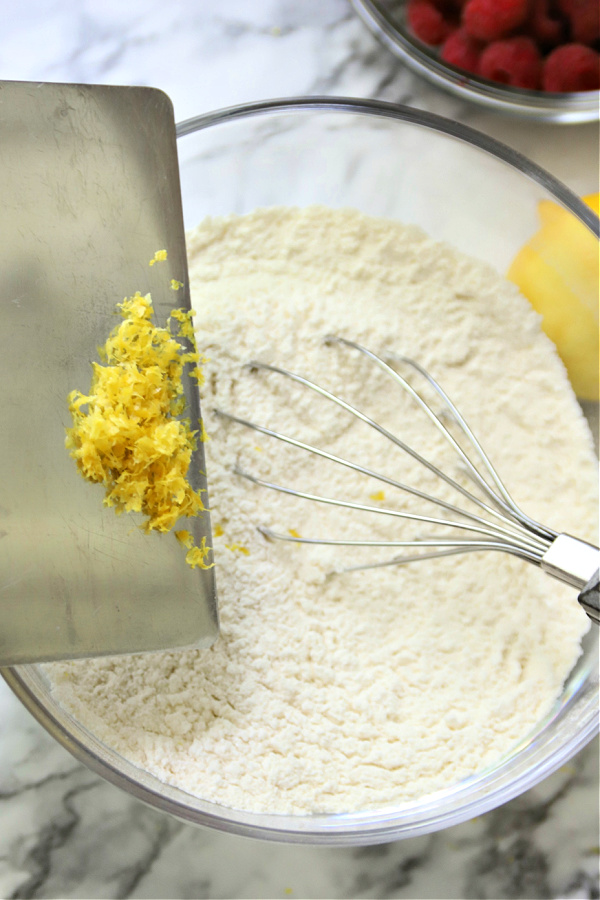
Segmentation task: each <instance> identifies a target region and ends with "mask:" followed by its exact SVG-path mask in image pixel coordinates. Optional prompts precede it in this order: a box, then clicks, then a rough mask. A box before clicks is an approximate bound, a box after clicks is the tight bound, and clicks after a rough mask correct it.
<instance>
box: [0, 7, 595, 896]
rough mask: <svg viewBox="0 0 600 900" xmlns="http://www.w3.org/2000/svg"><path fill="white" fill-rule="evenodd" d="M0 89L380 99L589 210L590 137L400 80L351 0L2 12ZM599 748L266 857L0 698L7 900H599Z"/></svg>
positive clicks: (1, 855)
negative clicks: (82, 758) (516, 793)
mask: <svg viewBox="0 0 600 900" xmlns="http://www.w3.org/2000/svg"><path fill="white" fill-rule="evenodd" d="M3 13H4V15H3V23H2V29H1V30H0V79H10V80H20V79H22V80H32V81H69V82H84V83H103V84H139V85H152V86H155V87H160V88H162V89H163V90H165V91H166V92H167V93H168V94H169V96H170V97H171V99H172V100H173V103H174V107H175V114H176V118H177V120H182V119H185V118H188V117H190V116H192V115H195V114H198V113H201V112H206V111H208V110H211V109H215V108H219V107H223V106H228V105H232V104H237V103H242V102H247V101H252V100H258V99H264V98H270V97H283V96H292V95H301V94H312V95H315V94H328V95H346V96H355V97H375V98H379V99H384V100H390V101H396V102H401V103H405V104H409V105H412V106H416V107H419V108H421V109H426V110H430V111H433V112H437V113H439V114H441V115H445V116H448V117H451V118H455V119H457V120H459V121H461V122H465V123H468V124H469V125H471V126H473V127H475V128H478V129H480V130H481V131H484V132H486V133H488V134H491V135H493V136H494V137H498V138H499V139H501V140H503V141H504V142H505V143H507V144H509V145H511V146H513V147H514V148H516V149H517V150H520V151H521V152H523V153H524V154H526V155H527V156H529V157H530V158H532V159H533V160H535V161H536V162H538V163H540V164H541V165H543V166H544V167H546V168H547V169H548V170H549V171H551V172H552V173H553V174H554V175H556V176H558V177H559V178H560V179H562V180H563V181H564V182H565V183H566V184H568V185H569V186H570V187H571V188H573V189H574V190H575V191H577V192H578V193H582V194H583V193H589V192H592V191H597V190H598V184H597V182H598V128H597V126H596V125H594V124H589V125H578V126H569V127H565V126H554V125H549V124H541V123H537V124H531V123H527V122H525V121H522V120H518V119H512V118H507V117H502V116H497V115H494V114H491V113H489V112H487V111H484V110H482V109H479V108H477V107H473V106H468V105H466V104H464V103H463V102H461V101H459V100H457V99H455V98H452V97H450V96H447V95H445V94H444V93H442V92H440V91H439V90H437V89H436V88H433V87H431V86H429V85H428V84H427V83H426V82H425V81H423V80H421V79H420V78H418V77H417V76H416V75H414V74H412V73H411V72H409V71H408V70H407V69H406V68H404V67H403V66H402V65H401V64H400V63H399V62H398V61H397V60H396V59H395V58H394V57H393V56H392V55H391V54H390V53H389V51H387V50H385V49H383V48H382V47H381V46H380V45H379V44H378V43H377V41H376V40H375V39H374V38H373V37H372V36H371V34H370V33H369V32H368V31H367V29H366V28H365V26H364V24H363V23H362V22H361V21H359V20H358V18H357V17H356V15H355V13H354V12H353V10H352V8H351V7H350V6H349V4H348V3H347V2H346V0H225V2H223V3H214V2H209V0H171V2H170V3H168V4H165V3H159V2H153V0H128V2H127V3H122V2H118V0H102V2H101V0H71V2H67V0H53V2H47V0H21V2H17V0H5V2H4V4H3ZM599 843H600V838H599V832H598V746H597V742H596V743H595V744H593V745H591V746H590V747H588V748H587V749H586V750H585V751H583V752H582V753H581V754H580V755H579V756H578V757H577V758H576V759H574V760H573V761H572V762H571V763H569V765H567V766H565V767H563V769H561V770H560V771H559V772H557V773H555V774H554V775H553V776H551V777H550V778H548V779H547V780H546V781H544V782H543V783H542V784H540V785H539V786H538V787H537V788H535V789H533V790H531V791H529V792H528V793H526V794H524V795H522V796H521V797H519V798H517V799H516V800H513V801H512V802H510V803H508V804H507V805H506V806H504V807H502V808H500V809H497V810H495V811H493V812H490V813H488V814H487V815H484V816H481V817H479V818H478V819H475V820H473V821H471V822H467V823H465V824H463V825H458V826H455V827H453V828H450V829H448V830H446V831H444V832H439V833H437V834H435V835H431V836H425V837H420V838H415V839H411V840H406V841H401V842H396V843H391V844H386V845H382V846H374V847H366V848H348V849H338V848H327V849H325V848H323V849H317V848H310V847H303V846H291V845H278V844H269V843H262V842H258V841H253V840H249V839H246V838H239V837H232V836H229V835H226V834H221V833H218V832H212V831H207V830H202V829H199V828H198V829H197V828H194V827H192V826H189V825H185V824H182V823H180V822H177V821H175V820H172V819H170V818H168V817H167V816H165V815H163V814H161V813H159V812H156V811H155V810H153V809H149V808H146V807H145V806H142V805H141V804H140V803H139V802H137V801H136V800H134V799H132V798H131V797H130V796H129V795H127V794H125V793H123V792H121V791H120V790H118V789H117V788H115V787H113V786H112V785H110V784H108V783H106V782H104V781H103V780H101V779H100V778H99V777H97V776H96V775H94V774H93V773H91V772H90V771H89V770H87V769H86V768H84V767H83V766H82V765H80V764H79V763H77V762H76V761H75V760H74V759H73V758H72V757H71V756H70V755H69V754H68V753H67V752H66V751H65V750H64V749H62V747H60V746H59V745H58V744H57V743H55V742H54V741H53V739H52V738H50V737H49V735H48V734H46V732H45V731H43V729H42V728H41V727H40V726H39V725H38V724H37V723H36V722H35V721H34V720H33V719H32V718H31V717H30V715H29V714H28V713H27V712H26V711H25V709H24V708H23V707H22V706H21V705H20V703H19V702H18V701H17V699H16V698H15V697H14V696H13V695H12V693H11V692H10V691H9V689H8V688H7V687H6V685H5V684H4V682H1V683H0V897H2V898H27V897H43V898H91V897H98V898H121V897H123V898H125V897H132V898H134V897H138V898H186V897H196V898H200V897H207V898H258V897H261V898H284V897H285V898H338V897H339V898H351V897H361V898H362V897H364V898H392V897H395V898H438V900H442V898H455V897H456V898H490V900H500V898H548V900H549V898H565V900H566V898H597V897H598V896H600V888H599V883H598V857H599V847H598V845H599Z"/></svg>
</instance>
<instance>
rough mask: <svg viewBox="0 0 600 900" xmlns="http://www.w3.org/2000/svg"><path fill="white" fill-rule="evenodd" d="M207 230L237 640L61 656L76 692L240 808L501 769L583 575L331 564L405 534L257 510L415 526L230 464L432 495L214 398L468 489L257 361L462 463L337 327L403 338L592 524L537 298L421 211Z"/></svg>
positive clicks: (504, 453)
mask: <svg viewBox="0 0 600 900" xmlns="http://www.w3.org/2000/svg"><path fill="white" fill-rule="evenodd" d="M188 250H189V256H190V277H191V288H192V296H193V300H194V307H195V308H196V310H197V311H198V316H197V323H196V324H197V332H196V334H197V341H198V346H199V348H200V349H201V351H202V353H203V354H205V355H206V356H207V357H208V358H209V360H208V362H207V363H206V366H205V374H206V381H205V385H204V388H203V392H204V398H203V410H204V415H205V418H206V420H207V430H208V431H209V434H210V439H209V440H208V441H207V442H206V454H207V471H208V479H209V495H210V507H211V510H212V513H211V515H212V523H213V529H214V550H215V557H216V565H217V581H218V587H219V594H220V611H221V637H220V638H219V640H218V642H217V643H216V644H215V646H213V647H212V648H211V649H209V650H202V651H195V650H189V651H184V652H163V653H156V654H144V655H138V656H130V657H120V658H109V659H99V660H95V661H85V662H69V663H62V664H52V665H49V666H47V671H48V672H49V674H50V677H51V679H52V680H53V682H54V691H55V694H56V696H57V697H58V698H59V700H60V701H61V702H62V703H63V704H64V706H65V707H67V708H68V709H69V710H70V711H71V712H72V713H73V714H74V715H75V716H77V717H78V718H79V719H80V720H81V721H82V722H83V723H84V724H85V725H87V726H88V727H89V728H90V729H91V730H92V731H93V732H94V733H95V734H96V735H97V736H98V737H100V738H101V739H102V740H103V741H105V742H106V743H107V744H109V745H110V746H112V747H114V748H115V749H116V750H117V751H118V752H119V753H121V754H122V755H123V756H125V757H127V758H128V759H130V760H131V761H133V762H134V763H135V764H137V765H139V766H140V767H142V768H144V769H147V770H149V771H150V772H152V773H153V774H155V775H156V776H157V777H158V778H160V779H162V780H163V781H166V782H168V783H170V784H173V785H176V786H178V787H180V788H183V789H184V790H186V791H188V792H190V793H192V794H196V795H198V796H200V797H203V798H205V799H207V800H212V801H216V802H218V803H222V804H225V805H227V806H231V807H236V808H240V809H245V810H253V811H259V812H261V811H263V812H266V811H268V812H278V813H299V814H301V813H315V812H340V811H353V810H360V809H368V808H374V807H378V806H381V805H387V804H395V803H398V802H402V801H406V800H410V799H414V798H418V797H421V796H422V795H424V794H426V793H428V792H431V791H434V790H438V789H440V788H444V787H448V786H450V785H452V784H454V783H456V782H457V781H459V780H460V779H463V778H465V777H467V776H469V775H472V774H473V773H475V772H477V771H479V770H481V769H483V768H484V767H486V766H489V765H490V764H493V763H494V762H496V761H497V760H498V758H499V757H501V756H502V755H503V754H504V753H506V752H507V751H510V750H511V748H512V747H513V746H514V745H515V743H516V742H518V741H520V740H521V739H522V738H523V737H524V736H525V735H527V733H528V732H529V731H530V729H532V728H533V727H534V726H535V725H536V723H538V722H539V720H540V719H541V718H542V717H543V716H544V715H546V714H547V713H548V712H549V710H550V709H551V707H552V704H553V703H554V701H555V699H556V697H557V696H558V694H559V693H560V690H561V686H562V684H563V682H564V680H565V678H566V676H567V675H568V673H569V671H570V669H571V668H572V666H573V664H574V663H575V661H576V660H577V658H578V656H579V654H580V640H581V637H582V635H583V633H584V632H585V631H586V630H587V629H588V627H589V623H588V620H587V618H586V616H585V614H584V613H583V611H582V610H581V609H580V607H579V605H578V603H577V600H576V592H575V591H573V590H572V589H569V588H567V587H565V586H563V585H561V584H559V583H558V582H555V581H553V580H551V579H549V578H548V576H546V575H544V574H543V573H542V572H540V571H539V570H537V569H536V568H535V567H533V566H531V565H529V564H527V563H525V562H521V561H519V560H516V559H514V558H512V557H509V556H507V555H505V554H501V553H496V554H493V553H488V554H474V555H469V556H463V557H451V558H446V559H441V560H435V561H428V562H424V563H420V564H418V565H414V566H408V567H404V568H394V567H388V568H380V569H374V570H371V571H367V572H357V573H348V574H342V575H340V574H333V575H332V574H331V573H332V570H333V569H335V568H336V567H338V566H339V565H340V564H346V565H348V564H352V563H354V562H357V561H358V562H360V561H375V560H376V559H385V558H389V556H390V551H389V550H365V549H362V550H354V549H345V548H332V547H325V548H323V547H315V546H306V545H299V544H291V543H284V542H269V541H267V540H266V539H265V538H264V537H263V536H262V535H261V534H260V533H259V532H258V531H257V528H256V526H257V525H260V524H264V525H268V526H270V527H272V528H273V529H274V530H277V531H284V532H285V531H286V530H290V531H291V533H292V534H299V535H303V536H311V537H318V536H321V537H336V536H337V537H344V538H379V537H382V538H385V537H388V538H390V537H392V538H393V537H396V538H399V537H401V536H407V537H408V536H409V533H408V531H409V530H407V527H406V526H405V525H403V524H399V520H391V519H390V518H389V517H386V516H380V515H375V514H369V513H362V514H359V513H356V512H352V511H346V510H340V509H339V508H337V509H334V508H329V507H324V506H323V505H321V504H316V503H309V502H308V501H303V500H299V499H294V498H291V497H288V496H285V495H282V494H279V493H276V492H273V491H268V490H266V489H265V488H261V487H258V486H256V485H253V484H251V483H249V482H247V481H246V480H244V479H241V478H240V477H238V476H235V475H234V474H233V473H232V469H233V467H234V466H235V465H236V464H237V465H239V466H240V467H241V468H243V469H245V470H248V471H249V472H252V473H253V474H255V475H258V476H260V477H267V478H268V479H269V480H272V481H275V482H278V483H282V484H287V485H292V486H294V487H297V488H300V489H302V490H306V491H311V492H314V493H320V494H326V495H327V496H331V497H334V496H335V497H341V498H343V499H348V498H349V499H353V500H358V501H359V502H363V503H366V504H370V505H377V504H381V505H387V506H396V507H397V508H399V509H400V508H401V509H406V510H409V511H420V512H423V511H424V510H423V503H422V502H417V500H416V499H415V498H412V497H410V496H406V495H402V494H400V492H398V491H394V490H393V489H392V488H388V487H387V486H384V489H383V490H382V484H381V483H380V482H376V481H374V480H373V479H370V478H368V477H366V476H362V475H359V474H357V473H354V472H352V471H350V470H347V469H345V468H341V467H339V466H335V465H334V464H332V463H327V462H326V461H324V460H322V459H318V458H315V457H314V456H311V455H309V454H306V453H302V452H301V451H299V450H297V449H294V448H291V447H288V446H283V445H281V444H280V443H278V442H275V441H273V439H270V438H268V437H265V436H263V435H260V434H257V433H255V432H252V431H249V430H247V429H245V428H243V427H241V426H239V425H235V424H232V423H230V422H226V421H224V420H223V419H220V418H217V417H214V416H212V415H211V412H210V411H211V410H212V409H213V407H220V408H222V409H224V410H228V411H231V412H234V413H236V414H237V415H240V416H245V417H247V418H251V419H253V420H254V421H256V422H259V423H261V424H265V425H270V426H272V427H274V428H276V429H277V430H279V431H282V432H284V433H286V434H291V435H293V436H295V437H298V438H300V439H302V440H305V441H307V442H309V443H313V444H316V445H317V446H320V447H324V448H326V449H329V450H330V451H331V452H333V453H336V454H338V455H340V456H346V457H348V458H350V459H352V460H355V461H357V462H359V463H362V464H364V465H368V466H370V467H371V468H374V469H376V470H378V471H382V472H384V473H387V474H389V475H391V476H392V477H395V478H396V479H398V480H402V481H405V482H407V483H409V484H416V485H417V486H418V487H420V488H422V489H424V490H428V491H431V490H435V491H436V492H437V493H438V495H441V496H445V497H449V496H450V495H449V494H447V493H445V490H442V489H441V488H439V485H438V484H437V481H436V480H435V479H434V478H433V476H432V475H431V474H430V473H428V472H427V471H426V470H424V469H423V468H422V467H419V466H418V465H417V464H416V463H415V462H414V461H413V460H412V459H411V458H410V457H408V456H406V455H405V454H403V453H402V452H401V451H399V450H398V448H396V447H394V446H393V445H392V444H391V443H389V442H388V441H386V440H385V439H384V438H382V437H381V436H380V435H378V434H377V433H375V432H374V431H373V430H372V429H369V428H367V426H365V425H364V424H363V423H361V422H358V421H357V420H356V419H354V418H351V417H350V416H348V415H347V414H345V413H344V412H343V411H342V410H340V409H338V408H337V407H336V406H334V405H333V404H330V403H327V402H326V401H325V400H323V399H320V398H318V397H316V396H315V395H314V394H313V393H312V392H309V391H307V390H305V389H302V388H301V387H300V386H298V385H294V384H293V383H291V382H290V381H289V380H287V379H283V378H281V377H280V376H276V375H273V374H266V373H264V372H253V371H251V370H250V369H248V368H243V364H244V363H247V362H248V361H249V360H251V359H259V360H261V361H264V362H267V363H274V364H278V365H282V366H284V367H286V368H290V369H292V370H293V371H296V372H299V373H300V374H304V375H306V376H308V377H310V378H312V379H314V380H315V381H317V382H319V383H321V384H323V385H324V386H326V387H327V388H328V389H330V390H332V391H333V392H334V393H338V394H341V395H342V396H343V397H344V398H345V399H346V400H348V401H349V402H351V403H354V404H355V405H356V406H358V407H359V408H361V409H363V410H364V411H365V412H367V413H368V414H369V415H370V416H372V417H373V418H375V419H376V420H378V421H380V422H381V423H382V424H384V425H385V426H386V427H387V428H388V429H389V430H390V431H392V432H394V433H396V434H398V435H399V436H400V437H402V439H403V440H404V441H406V442H407V443H408V444H411V445H412V446H414V447H415V448H416V449H418V450H420V451H421V452H422V453H423V454H424V455H426V456H427V457H428V458H431V459H432V460H433V461H434V462H436V464H438V465H439V466H440V467H442V468H447V469H448V470H449V472H450V473H451V474H453V475H455V476H456V477H458V478H463V476H462V475H461V473H460V471H459V469H458V467H457V464H456V462H455V461H454V458H453V457H447V456H446V450H445V449H444V448H445V446H446V445H445V444H444V442H443V440H442V439H441V437H439V436H438V434H437V433H436V432H434V431H433V430H432V429H431V427H430V425H429V424H428V422H427V420H426V419H425V417H424V416H422V415H420V414H419V412H418V410H416V409H415V407H414V406H413V405H411V402H410V399H409V398H407V397H406V396H405V395H404V394H403V393H402V392H401V391H400V390H397V389H396V388H394V386H393V384H391V383H390V382H389V381H388V380H386V376H385V375H384V373H382V372H381V371H380V370H379V369H377V368H376V367H374V366H373V365H372V363H371V364H370V363H369V361H368V360H366V359H364V358H363V357H361V356H359V355H358V354H356V353H355V352H352V351H351V350H349V349H348V348H343V347H341V346H339V345H337V346H332V347H328V346H325V345H324V343H323V340H322V338H323V336H325V335H326V334H328V333H335V334H339V335H342V336H345V337H348V338H351V339H353V340H356V341H358V342H360V343H362V344H364V345H366V346H368V347H370V348H372V349H373V350H375V351H376V352H379V351H387V350H392V349H395V350H397V351H400V352H406V353H408V354H409V355H410V356H412V357H413V358H415V359H417V360H419V361H420V362H421V364H422V365H424V366H425V367H426V368H428V369H429V370H430V371H431V372H432V374H433V375H434V376H435V377H436V378H437V379H438V381H440V383H441V384H442V386H443V387H444V388H445V389H446V390H447V392H448V393H449V394H450V396H451V397H452V398H453V399H454V400H455V402H456V403H457V405H458V406H459V408H460V409H461V412H462V413H463V414H464V416H465V418H466V420H467V421H468V422H469V424H470V425H471V427H472V428H473V430H474V431H475V433H476V434H478V435H479V437H480V438H481V440H482V442H483V444H484V446H485V448H486V449H487V450H488V453H489V455H490V456H491V458H492V461H493V462H494V463H495V464H496V465H497V467H498V468H499V470H500V473H501V475H502V477H503V479H504V481H505V483H506V485H507V486H508V488H509V490H510V491H511V492H512V494H513V496H514V497H515V499H516V500H517V502H519V503H520V504H521V505H522V506H523V508H524V509H525V510H526V511H527V512H528V513H529V514H530V515H532V516H533V517H536V518H538V519H539V520H540V521H542V522H544V523H545V524H547V525H550V526H552V527H555V528H557V529H558V530H565V531H569V532H571V533H572V534H575V535H578V536H581V537H584V538H587V539H588V540H594V539H595V534H594V531H595V519H596V501H595V497H596V496H597V495H596V481H595V478H596V466H595V462H594V456H593V451H592V444H591V437H590V434H589V430H588V429H587V425H586V423H585V421H584V420H583V417H582V415H581V413H580V411H579V407H578V406H577V404H576V401H575V399H574V396H573V394H572V392H571V390H570V387H569V385H568V383H567V380H566V376H565V372H564V369H563V366H562V364H561V363H560V361H559V359H558V357H557V354H556V352H555V350H554V348H553V346H552V345H551V344H550V342H549V340H548V339H547V338H546V337H545V336H544V335H543V334H542V333H541V330H540V326H539V319H538V317H537V315H536V314H535V313H533V312H532V311H531V310H530V308H529V307H528V305H527V303H526V302H525V301H524V300H523V298H522V297H521V296H520V295H519V293H518V291H517V290H516V288H515V287H514V286H513V285H511V284H509V283H508V282H506V281H504V280H503V279H502V278H500V276H499V275H498V274H497V273H495V272H494V271H493V270H492V269H491V268H489V267H487V266H485V265H483V264H481V263H480V262H476V261H474V260H471V259H468V258H466V257H464V256H461V255H457V254H456V253H455V252H454V251H453V250H452V249H450V248H449V247H447V246H445V245H441V244H438V243H435V242H434V241H432V240H430V239H429V238H428V237H426V236H425V235H424V234H423V233H422V232H420V231H419V230H417V229H415V228H413V227H405V226H403V225H400V224H398V223H395V222H391V221H386V220H380V219H373V218H369V217H367V216H364V215H362V214H359V213H357V212H354V211H349V210H338V211H334V210H330V209H325V208H319V207H311V208H307V209H303V210H297V209H287V208H270V209H264V210H259V211H257V212H255V213H253V214H251V215H247V216H242V217H236V216H231V217H226V218H218V219H210V220H207V221H205V222H203V223H202V224H201V225H200V226H199V227H198V228H197V229H195V231H193V232H192V233H191V234H190V235H189V236H188ZM557 423H560V426H559V427H557ZM448 490H449V489H448ZM454 499H455V498H454ZM425 511H426V510H425ZM414 533H415V530H414V529H412V530H411V535H410V536H412V535H414ZM421 534H423V531H422V530H421Z"/></svg>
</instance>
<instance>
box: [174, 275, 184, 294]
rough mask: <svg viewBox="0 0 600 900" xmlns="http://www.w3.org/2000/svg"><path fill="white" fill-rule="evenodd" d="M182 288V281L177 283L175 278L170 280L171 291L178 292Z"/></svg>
mask: <svg viewBox="0 0 600 900" xmlns="http://www.w3.org/2000/svg"><path fill="white" fill-rule="evenodd" d="M182 287H183V281H177V279H176V278H171V290H172V291H179V290H181V288H182Z"/></svg>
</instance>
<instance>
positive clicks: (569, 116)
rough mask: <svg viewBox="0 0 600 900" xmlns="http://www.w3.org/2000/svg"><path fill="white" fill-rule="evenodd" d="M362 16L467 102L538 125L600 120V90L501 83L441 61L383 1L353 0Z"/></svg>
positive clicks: (406, 58)
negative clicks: (556, 89)
mask: <svg viewBox="0 0 600 900" xmlns="http://www.w3.org/2000/svg"><path fill="white" fill-rule="evenodd" d="M350 2H351V4H352V6H353V7H354V10H355V12H356V13H357V15H358V16H359V18H360V19H361V20H362V21H363V22H364V23H365V25H366V26H367V27H368V28H369V30H370V31H371V33H372V34H373V35H374V36H375V37H376V38H377V39H378V40H379V41H380V43H382V44H383V45H384V46H385V47H386V48H387V49H388V50H391V51H392V53H393V54H394V55H395V56H396V57H397V58H398V59H400V60H402V62H404V63H405V64H406V65H407V66H408V67H409V68H410V69H412V70H413V71H414V72H416V73H417V74H418V75H421V76H423V77H424V78H426V79H427V80H428V81H430V82H431V83H432V84H435V85H436V86H437V87H439V88H441V89H442V90H445V91H447V92H449V93H451V94H453V95H454V96H457V97H460V98H461V99H462V100H465V99H467V100H470V101H472V102H475V103H478V104H480V105H482V106H486V107H488V108H491V109H494V110H495V111H497V112H504V113H510V114H512V115H516V116H521V117H524V118H525V117H528V118H530V119H533V120H537V121H546V122H556V123H558V124H563V125H575V124H581V123H583V122H595V121H598V119H600V91H572V92H564V93H558V92H552V91H534V90H530V89H527V88H518V87H511V86H510V85H501V84H498V83H497V82H494V81H490V80H489V79H487V78H482V77H481V76H479V75H475V74H473V73H471V72H467V71H465V70H464V69H459V68H458V67H456V66H453V65H451V64H450V63H446V62H444V61H442V60H440V59H439V58H438V56H437V53H436V48H431V47H429V46H427V45H426V44H424V43H423V42H422V41H419V40H418V39H416V38H413V37H412V36H411V35H410V34H408V33H404V32H403V30H402V29H401V27H400V26H399V25H398V24H396V23H395V22H394V21H393V20H392V18H391V17H390V15H389V13H388V11H387V10H386V9H384V8H383V6H382V4H381V3H380V2H378V0H350Z"/></svg>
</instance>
